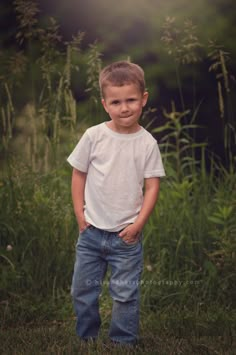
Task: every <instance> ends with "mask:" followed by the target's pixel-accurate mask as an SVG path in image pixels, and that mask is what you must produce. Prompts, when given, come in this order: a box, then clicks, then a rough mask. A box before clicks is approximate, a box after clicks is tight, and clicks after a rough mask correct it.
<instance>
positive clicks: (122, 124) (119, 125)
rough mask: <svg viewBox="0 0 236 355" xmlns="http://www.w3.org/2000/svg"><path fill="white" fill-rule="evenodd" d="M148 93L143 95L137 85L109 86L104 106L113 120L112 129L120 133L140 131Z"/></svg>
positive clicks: (106, 90) (105, 94)
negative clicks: (139, 122) (140, 119)
mask: <svg viewBox="0 0 236 355" xmlns="http://www.w3.org/2000/svg"><path fill="white" fill-rule="evenodd" d="M147 98H148V93H147V92H144V93H142V92H141V91H140V89H139V88H138V86H137V85H135V84H125V85H123V86H112V85H108V86H107V87H106V88H105V90H104V98H103V99H102V104H103V107H104V109H105V110H106V112H107V113H108V114H109V116H110V118H111V122H110V128H111V129H113V130H114V131H116V132H118V133H135V132H137V131H138V130H139V128H140V127H139V124H138V121H139V118H140V116H141V114H142V109H143V107H144V106H145V105H146V102H147Z"/></svg>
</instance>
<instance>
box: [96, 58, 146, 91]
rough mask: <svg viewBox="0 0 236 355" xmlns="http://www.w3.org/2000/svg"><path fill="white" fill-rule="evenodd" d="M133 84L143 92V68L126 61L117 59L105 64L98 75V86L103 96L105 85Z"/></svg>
mask: <svg viewBox="0 0 236 355" xmlns="http://www.w3.org/2000/svg"><path fill="white" fill-rule="evenodd" d="M127 84H135V85H137V87H138V88H139V89H140V92H141V93H142V94H143V93H144V92H145V78H144V71H143V69H142V68H141V67H140V66H139V65H137V64H134V63H130V62H128V61H118V62H114V63H112V64H110V65H108V66H106V67H105V68H104V69H103V70H102V71H101V73H100V75H99V87H100V91H101V95H102V97H104V96H105V95H104V92H105V88H106V87H107V86H110V85H111V86H123V85H127Z"/></svg>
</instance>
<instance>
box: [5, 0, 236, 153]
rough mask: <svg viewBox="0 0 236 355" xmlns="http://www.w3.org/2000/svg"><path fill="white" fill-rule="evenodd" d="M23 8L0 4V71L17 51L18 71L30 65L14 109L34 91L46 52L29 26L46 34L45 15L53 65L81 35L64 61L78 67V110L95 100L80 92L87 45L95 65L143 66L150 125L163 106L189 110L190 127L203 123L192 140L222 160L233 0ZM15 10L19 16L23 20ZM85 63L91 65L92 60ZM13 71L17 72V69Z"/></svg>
mask: <svg viewBox="0 0 236 355" xmlns="http://www.w3.org/2000/svg"><path fill="white" fill-rule="evenodd" d="M17 3H18V7H17ZM27 3H28V9H29V4H30V2H27V1H21V2H20V1H19V2H15V4H14V2H13V1H7V0H2V1H1V5H0V6H1V25H0V26H1V27H0V36H1V54H2V56H1V58H2V65H1V68H2V69H3V70H4V63H3V62H4V59H5V66H9V62H8V63H7V58H8V59H9V60H10V56H12V55H13V54H14V53H16V52H18V53H19V51H20V53H21V54H22V51H23V52H24V55H25V59H26V60H23V59H22V60H23V63H22V62H20V63H19V65H21V66H23V65H25V67H26V68H25V69H26V71H27V68H28V69H29V62H30V67H31V69H30V73H31V74H30V77H29V76H27V78H24V82H21V87H22V85H23V86H24V90H21V89H20V90H19V91H18V92H17V97H16V98H15V105H17V107H22V106H23V105H25V104H26V102H29V100H31V99H32V95H33V91H34V90H36V91H37V89H36V88H34V90H32V82H31V81H32V80H33V81H34V85H36V86H37V88H38V90H40V78H41V77H40V66H39V62H37V60H36V59H37V58H39V57H40V56H42V52H43V51H45V50H46V49H45V48H42V39H40V34H39V33H38V32H37V29H36V28H37V27H38V28H42V29H46V28H47V26H49V27H50V26H51V32H52V31H53V29H52V24H51V25H50V21H51V19H50V18H51V17H53V19H54V21H55V23H57V25H55V24H54V26H58V27H57V37H56V36H55V33H54V37H53V35H52V33H51V41H52V46H55V49H56V50H58V51H61V52H62V53H61V55H60V54H59V55H58V56H57V57H54V58H53V59H52V58H51V59H52V60H57V64H59V61H61V64H62V60H61V59H62V55H63V51H65V50H66V49H65V42H69V41H71V40H72V38H73V36H76V35H77V34H78V32H80V33H83V39H82V40H81V42H80V54H79V53H78V52H77V53H76V54H74V56H73V57H72V61H73V62H74V63H76V65H78V66H79V72H73V73H72V74H71V88H72V93H73V97H75V99H76V103H77V104H78V103H81V111H83V110H82V107H84V103H85V102H86V101H87V100H88V98H89V94H91V95H92V94H94V95H95V96H96V93H91V90H88V91H86V89H88V86H86V85H87V81H88V71H89V70H88V69H87V68H86V64H87V63H88V60H87V59H86V55H87V53H88V51H89V49H91V47H90V46H91V45H94V44H95V43H96V50H97V51H98V52H99V56H100V57H99V59H101V64H99V63H97V64H98V65H102V66H104V65H106V64H108V63H109V62H111V61H113V60H119V59H130V60H132V61H134V62H137V63H138V64H140V65H141V66H142V67H143V68H144V70H145V73H146V81H147V88H148V90H149V93H150V101H149V105H150V107H151V108H154V109H155V110H156V112H155V115H154V116H155V117H156V116H157V117H158V118H157V120H154V123H153V124H154V126H157V125H158V124H162V123H163V114H162V110H163V108H165V109H167V110H169V111H170V110H171V102H174V103H175V107H176V111H181V112H183V111H185V110H190V111H191V114H192V115H193V114H194V115H195V116H196V123H198V124H200V125H202V126H204V128H203V129H202V130H201V131H199V132H197V133H196V134H195V139H196V140H206V141H208V143H209V148H210V149H211V150H212V151H213V152H214V153H216V154H217V155H219V156H221V158H223V159H224V160H225V157H224V152H223V150H224V135H222V131H224V127H225V123H226V121H227V122H228V123H229V124H232V125H233V126H234V128H235V107H234V105H233V103H234V101H235V93H234V91H235V90H233V89H235V76H234V73H235V66H236V64H235V58H236V45H235V37H236V28H235V26H234V23H235V17H236V11H235V4H234V1H233V0H225V1H223V0H216V1H212V0H199V1H195V2H191V3H190V2H188V1H185V0H176V1H174V0H166V1H163V0H147V1H145V2H144V1H141V0H137V1H134V0H133V1H132V0H130V1H125V0H120V1H118V2H111V1H108V0H99V1H95V0H89V1H86V0H67V1H64V0H58V1H56V0H51V1H46V0H39V1H36V4H37V6H36V7H37V9H36V12H35V13H34V10H32V13H31V14H30V11H29V10H28V12H29V14H28V15H26V12H27V10H26V9H24V6H25V7H27ZM22 4H25V5H22ZM21 11H23V13H24V14H25V18H24V19H23V18H22V17H21V15H20V14H21ZM27 21H28V22H30V21H32V23H31V24H30V23H27ZM24 22H25V23H24ZM34 29H35V32H34ZM55 30H56V29H55V28H54V31H55ZM24 31H25V32H27V31H28V32H30V31H32V35H30V34H29V33H28V35H27V34H25V35H26V38H24ZM19 32H22V33H19ZM33 32H34V33H33ZM41 34H42V33H41ZM17 36H18V37H17ZM21 36H23V37H21ZM27 36H28V37H27ZM53 41H54V42H53ZM29 42H30V44H29ZM62 42H64V48H63V45H62ZM29 47H30V49H29ZM51 49H52V47H51ZM220 51H221V52H220ZM220 53H221V57H220ZM94 55H96V54H94ZM97 55H98V53H97ZM52 57H53V56H52ZM18 59H19V58H18ZM19 60H20V59H19ZM27 61H28V65H27ZM222 61H223V62H222ZM92 62H93V64H95V59H92ZM217 62H218V64H217ZM89 63H90V62H89ZM90 64H91V63H90ZM13 65H14V64H13ZM17 69H18V71H23V70H24V69H23V67H21V68H20V67H18V68H17ZM41 69H42V68H41ZM6 70H7V71H8V69H7V68H6ZM58 70H59V69H58ZM5 73H6V71H5ZM7 75H9V72H8V73H7ZM91 75H92V74H91ZM95 75H96V71H95V73H94V77H92V78H91V80H90V82H91V81H93V84H92V86H93V87H95V86H96V84H95V83H94V82H95V81H96V77H95ZM221 76H222V77H221ZM22 77H23V75H22ZM30 78H31V79H30ZM8 79H9V78H8ZM219 85H220V87H219ZM222 102H223V104H224V107H222ZM79 109H80V108H79ZM86 110H87V109H85V111H86ZM220 110H221V112H219V111H220ZM222 110H224V112H223V111H222ZM96 111H97V110H96ZM87 113H88V115H93V116H94V115H95V116H97V115H100V116H101V115H103V112H102V111H100V112H99V114H98V113H97V112H95V113H94V112H90V111H89V110H88V111H87ZM223 116H224V117H223ZM220 117H221V118H220ZM103 119H104V116H103V117H100V118H99V117H95V118H94V120H93V119H92V121H94V122H97V121H100V120H103Z"/></svg>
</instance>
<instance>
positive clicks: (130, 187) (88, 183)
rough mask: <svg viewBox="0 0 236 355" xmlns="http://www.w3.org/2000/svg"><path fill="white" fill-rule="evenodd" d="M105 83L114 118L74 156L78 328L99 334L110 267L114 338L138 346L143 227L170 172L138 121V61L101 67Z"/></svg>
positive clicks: (84, 334) (141, 86)
mask: <svg viewBox="0 0 236 355" xmlns="http://www.w3.org/2000/svg"><path fill="white" fill-rule="evenodd" d="M99 85H100V90H101V95H102V105H103V107H104V109H105V111H106V112H107V113H108V114H109V116H110V119H111V120H110V121H108V122H103V123H101V124H99V125H96V126H93V127H90V128H89V129H87V131H86V132H85V134H84V135H83V136H82V138H81V139H80V141H79V143H78V144H77V146H76V147H75V149H74V151H73V152H72V153H71V155H70V156H69V158H68V162H69V163H70V164H71V165H72V167H73V174H72V199H73V204H74V211H75V215H76V218H77V222H78V225H79V232H80V236H79V239H78V242H77V245H76V262H75V266H74V274H73V280H72V288H71V294H72V298H73V303H74V308H75V312H76V315H77V326H76V330H77V334H78V335H79V336H80V337H81V338H82V339H84V340H87V339H96V337H97V336H98V331H99V327H100V324H101V320H100V315H99V301H98V299H99V295H100V293H101V286H102V282H103V279H104V276H105V274H106V270H107V267H108V266H109V267H110V268H111V277H110V282H109V291H110V295H111V297H112V299H113V308H112V319H111V324H110V330H109V336H110V338H111V340H112V341H114V342H118V343H122V344H134V343H136V341H137V336H138V325H139V282H140V275H141V272H142V259H143V257H142V230H143V227H144V225H145V223H146V222H147V220H148V217H149V216H150V214H151V212H152V210H153V208H154V206H155V204H156V201H157V197H158V192H159V183H160V182H159V178H160V177H161V176H164V175H165V172H164V168H163V165H162V160H161V155H160V152H159V148H158V145H157V142H156V140H155V139H154V138H153V137H152V136H151V134H150V133H148V132H147V131H146V130H145V129H144V128H143V127H141V126H140V125H139V118H140V116H141V113H142V108H143V107H144V106H145V105H146V102H147V99H148V93H147V91H146V90H145V79H144V72H143V70H142V69H141V68H140V67H139V66H138V65H136V64H134V63H130V62H127V61H119V62H115V63H113V64H111V65H108V66H107V67H105V68H104V69H103V70H102V71H101V73H100V76H99ZM143 188H144V193H143Z"/></svg>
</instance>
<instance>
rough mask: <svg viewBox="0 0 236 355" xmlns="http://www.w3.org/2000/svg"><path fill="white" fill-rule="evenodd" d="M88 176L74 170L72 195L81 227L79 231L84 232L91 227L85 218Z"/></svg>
mask: <svg viewBox="0 0 236 355" xmlns="http://www.w3.org/2000/svg"><path fill="white" fill-rule="evenodd" d="M86 178H87V174H86V173H83V172H82V171H79V170H77V169H75V168H74V169H73V173H72V181H71V193H72V201H73V206H74V212H75V216H76V219H77V222H78V225H79V231H80V232H82V231H83V230H84V229H86V228H87V226H88V225H89V224H88V223H87V222H86V220H85V216H84V189H85V183H86Z"/></svg>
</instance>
